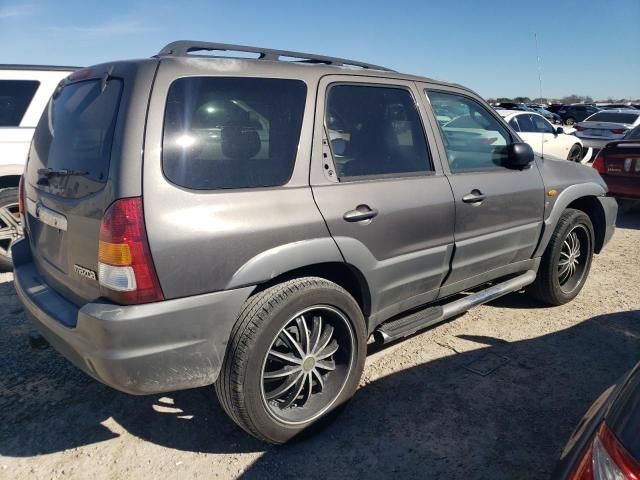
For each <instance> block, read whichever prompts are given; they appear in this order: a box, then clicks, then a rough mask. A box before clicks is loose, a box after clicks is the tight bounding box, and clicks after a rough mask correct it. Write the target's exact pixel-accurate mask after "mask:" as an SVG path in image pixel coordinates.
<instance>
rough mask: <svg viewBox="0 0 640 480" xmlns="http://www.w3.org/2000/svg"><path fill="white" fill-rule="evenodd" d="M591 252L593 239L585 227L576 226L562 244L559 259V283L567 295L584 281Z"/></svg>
mask: <svg viewBox="0 0 640 480" xmlns="http://www.w3.org/2000/svg"><path fill="white" fill-rule="evenodd" d="M590 251H591V237H590V236H589V233H588V231H587V229H586V228H585V227H584V225H576V226H575V227H573V229H571V230H570V231H569V233H568V234H567V236H566V237H565V239H564V242H563V243H562V248H561V249H560V256H559V259H558V283H559V284H560V288H561V289H562V291H564V292H565V293H570V292H572V291H573V290H574V289H575V288H576V287H577V286H578V285H579V284H580V283H581V282H582V280H583V277H584V272H585V266H586V264H587V261H588V256H589V252H590Z"/></svg>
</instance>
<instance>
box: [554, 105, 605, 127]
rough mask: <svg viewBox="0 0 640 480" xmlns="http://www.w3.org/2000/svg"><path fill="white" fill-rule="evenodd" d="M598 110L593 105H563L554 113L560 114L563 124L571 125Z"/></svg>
mask: <svg viewBox="0 0 640 480" xmlns="http://www.w3.org/2000/svg"><path fill="white" fill-rule="evenodd" d="M599 110H600V109H599V108H597V107H594V106H593V105H582V104H581V105H563V106H562V107H560V108H559V109H558V111H557V112H556V113H557V114H558V115H560V117H561V118H562V121H563V122H564V124H565V125H568V126H573V125H575V124H576V123H578V122H581V121H582V120H584V119H585V118H587V117H588V116H590V115H593V114H594V113H596V112H598V111H599Z"/></svg>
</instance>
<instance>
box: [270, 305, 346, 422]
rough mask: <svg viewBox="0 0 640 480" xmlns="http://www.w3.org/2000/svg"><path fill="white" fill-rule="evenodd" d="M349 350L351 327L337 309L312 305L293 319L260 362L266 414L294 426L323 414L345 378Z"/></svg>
mask: <svg viewBox="0 0 640 480" xmlns="http://www.w3.org/2000/svg"><path fill="white" fill-rule="evenodd" d="M355 348H356V346H355V336H354V333H353V328H352V326H351V323H350V322H349V320H348V319H347V317H346V316H345V315H344V313H342V312H341V311H339V310H338V309H336V308H334V307H331V306H329V305H316V306H313V307H309V308H307V309H305V310H303V311H301V312H299V313H297V314H296V315H294V316H293V317H292V318H291V319H290V320H289V321H287V323H286V324H285V325H284V326H283V327H282V328H281V329H280V331H279V332H278V333H277V335H276V336H275V339H274V340H273V342H272V343H271V346H270V347H269V350H268V351H267V353H266V355H265V358H264V361H263V365H262V371H261V375H260V382H261V388H262V400H263V402H264V405H265V407H266V409H267V411H268V412H269V414H271V415H272V416H274V417H275V418H276V419H277V420H279V421H281V422H283V423H287V424H300V423H305V422H308V421H311V420H313V419H315V418H318V417H319V416H321V415H322V414H323V413H325V412H326V411H327V410H329V408H331V406H332V405H333V404H334V402H335V401H336V399H337V398H338V396H339V395H340V392H341V391H342V389H343V387H344V385H345V383H346V381H347V379H348V377H349V373H350V371H351V368H352V365H353V363H354V360H355Z"/></svg>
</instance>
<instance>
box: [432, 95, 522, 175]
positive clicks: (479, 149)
mask: <svg viewBox="0 0 640 480" xmlns="http://www.w3.org/2000/svg"><path fill="white" fill-rule="evenodd" d="M427 95H428V96H429V100H430V102H431V106H432V108H433V110H434V112H435V114H436V117H438V118H439V117H440V116H441V115H442V114H443V112H456V114H457V116H456V117H455V118H453V119H451V120H450V121H448V122H446V123H442V122H440V121H439V122H438V123H439V125H440V130H441V132H442V138H443V141H444V144H445V148H446V150H447V160H448V161H449V168H450V170H451V171H452V172H453V173H456V172H464V171H473V170H485V169H491V168H498V167H501V166H505V165H506V160H507V145H509V144H510V143H511V135H510V134H509V132H508V131H507V129H506V128H504V127H503V126H502V125H501V124H500V123H499V122H498V120H496V118H495V117H494V116H493V115H491V114H490V113H489V112H488V111H487V110H486V109H485V107H484V106H482V105H481V104H480V103H479V102H477V101H475V100H473V99H471V98H468V97H465V96H463V95H458V94H455V93H445V92H437V91H427ZM518 123H520V117H518ZM520 127H522V125H520ZM523 131H524V130H523Z"/></svg>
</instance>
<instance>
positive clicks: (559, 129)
mask: <svg viewBox="0 0 640 480" xmlns="http://www.w3.org/2000/svg"><path fill="white" fill-rule="evenodd" d="M563 133H564V128H562V127H556V135H562V134H563Z"/></svg>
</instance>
